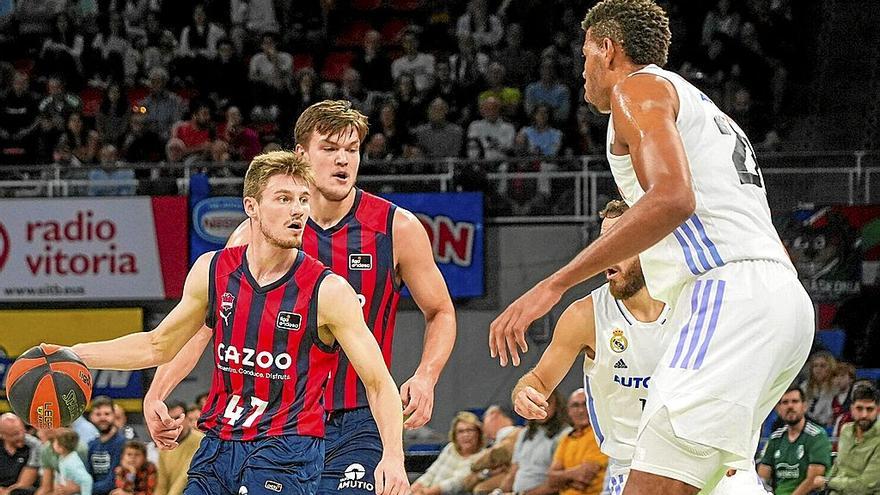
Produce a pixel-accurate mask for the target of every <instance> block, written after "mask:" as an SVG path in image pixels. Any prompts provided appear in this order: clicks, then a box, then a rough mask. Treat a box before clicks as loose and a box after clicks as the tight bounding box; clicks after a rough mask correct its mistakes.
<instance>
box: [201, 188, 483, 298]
mask: <svg viewBox="0 0 880 495" xmlns="http://www.w3.org/2000/svg"><path fill="white" fill-rule="evenodd" d="M383 197H385V198H386V199H388V200H389V201H391V202H393V203H395V204H397V205H398V206H401V207H403V208H406V209H407V210H410V211H411V212H413V213H414V214H415V215H416V216H417V217H418V218H419V220H421V222H422V225H424V226H425V230H426V231H427V232H428V237H429V238H430V239H431V245H432V247H433V248H434V258H435V259H436V261H437V265H438V266H439V267H440V272H442V273H443V276H444V278H445V279H446V284H447V285H448V286H449V292H450V294H451V295H452V297H455V298H465V297H480V296H482V295H484V294H485V284H484V280H483V194H482V193H470V192H468V193H396V194H385V195H383ZM245 218H246V215H245V213H244V207H243V206H242V201H241V198H240V197H232V196H216V197H205V198H201V199H197V200H193V206H192V219H191V225H192V232H191V234H190V243H191V244H190V263H192V262H194V261H195V260H196V259H197V258H198V257H199V256H200V255H201V254H202V253H205V252H207V251H211V250H215V249H221V248H223V246H224V245H225V243H226V238H227V237H229V235H230V234H231V233H232V231H233V230H235V227H237V226H238V224H239V223H241V221H242V220H244V219H245ZM404 294H405V295H408V293H406V292H405V293H404Z"/></svg>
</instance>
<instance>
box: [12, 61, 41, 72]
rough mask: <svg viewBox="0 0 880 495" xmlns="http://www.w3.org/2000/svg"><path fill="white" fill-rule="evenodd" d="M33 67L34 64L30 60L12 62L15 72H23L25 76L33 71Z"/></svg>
mask: <svg viewBox="0 0 880 495" xmlns="http://www.w3.org/2000/svg"><path fill="white" fill-rule="evenodd" d="M34 65H36V62H35V61H34V59H32V58H21V59H18V60H16V61H15V62H12V66H13V67H15V71H16V72H24V73H25V74H30V73H31V71H32V70H34Z"/></svg>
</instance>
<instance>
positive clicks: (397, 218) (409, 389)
mask: <svg viewBox="0 0 880 495" xmlns="http://www.w3.org/2000/svg"><path fill="white" fill-rule="evenodd" d="M393 228H394V236H393V239H394V243H395V252H396V253H397V266H398V272H399V273H400V276H401V278H402V279H403V281H404V283H406V285H407V287H409V291H410V294H412V296H413V300H415V302H416V305H418V307H419V309H421V310H422V314H423V315H424V316H425V338H424V343H423V345H422V360H421V361H420V362H419V366H418V368H416V372H415V373H414V374H413V376H412V378H410V379H409V380H407V381H406V382H405V383H404V384H403V385H402V386H401V387H400V396H401V399H402V400H403V406H404V411H403V414H404V415H405V416H406V415H409V418H408V419H407V420H406V423H404V426H405V427H407V428H410V429H412V428H419V427H421V426H424V425H425V423H427V422H428V421H429V420H430V419H431V414H432V413H433V411H434V387H435V386H436V385H437V380H438V379H440V373H441V372H442V371H443V367H444V366H446V362H447V361H448V360H449V355H450V354H451V353H452V347H453V345H454V344H455V333H456V328H455V308H454V307H453V306H452V299H451V298H450V297H449V290H448V289H447V288H446V281H445V280H443V275H441V274H440V269H439V268H437V263H435V262H434V250H433V249H432V248H431V242H430V241H429V239H428V234H427V232H425V228H424V227H423V226H422V223H421V222H419V219H418V218H416V216H415V215H413V214H412V213H410V212H408V211H406V210H404V209H403V208H398V209H397V211H396V212H395V213H394V227H393Z"/></svg>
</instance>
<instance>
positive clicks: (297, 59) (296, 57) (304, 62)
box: [293, 53, 315, 71]
mask: <svg viewBox="0 0 880 495" xmlns="http://www.w3.org/2000/svg"><path fill="white" fill-rule="evenodd" d="M314 65H315V62H314V60H312V54H311V53H294V54H293V70H295V71H297V70H300V69H304V68H306V67H314Z"/></svg>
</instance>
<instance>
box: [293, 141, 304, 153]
mask: <svg viewBox="0 0 880 495" xmlns="http://www.w3.org/2000/svg"><path fill="white" fill-rule="evenodd" d="M293 152H294V153H296V154H297V155H299V156H303V155H305V154H306V149H305V148H303V145H301V144H299V143H296V147H295V148H293Z"/></svg>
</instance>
